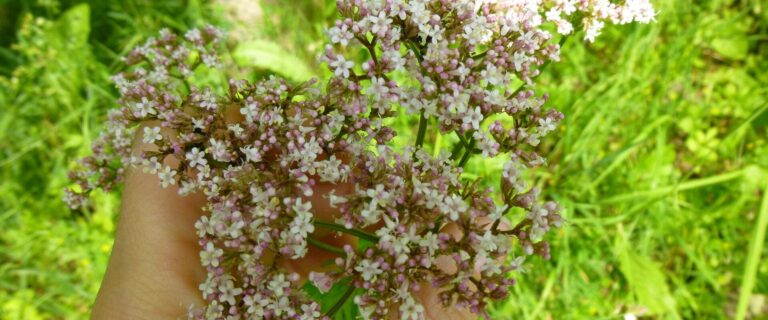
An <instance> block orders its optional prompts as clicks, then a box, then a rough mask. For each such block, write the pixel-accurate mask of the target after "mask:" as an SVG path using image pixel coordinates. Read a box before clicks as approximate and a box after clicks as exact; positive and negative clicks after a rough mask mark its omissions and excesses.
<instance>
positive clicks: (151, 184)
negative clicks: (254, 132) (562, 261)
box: [92, 146, 475, 320]
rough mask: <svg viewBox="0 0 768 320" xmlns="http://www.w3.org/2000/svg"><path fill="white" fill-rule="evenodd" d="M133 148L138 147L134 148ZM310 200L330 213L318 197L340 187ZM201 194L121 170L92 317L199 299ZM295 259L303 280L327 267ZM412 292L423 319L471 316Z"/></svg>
mask: <svg viewBox="0 0 768 320" xmlns="http://www.w3.org/2000/svg"><path fill="white" fill-rule="evenodd" d="M139 148H146V146H140V147H139ZM316 188H317V189H316V192H315V195H314V196H313V197H311V198H310V200H311V201H312V203H313V208H315V209H316V210H317V212H332V210H333V209H332V208H330V205H329V204H328V202H327V200H326V199H324V198H323V197H322V195H323V194H327V193H328V192H330V191H331V190H333V189H338V188H342V187H338V186H333V185H327V184H326V185H318V186H317V187H316ZM204 204H205V197H204V196H202V195H201V194H193V195H188V196H184V197H182V196H180V195H178V187H176V186H170V187H168V188H162V187H161V186H160V182H159V179H158V178H157V176H156V175H153V174H148V173H144V172H142V171H141V170H129V171H128V172H126V180H125V189H124V191H123V199H122V208H121V214H120V217H119V221H118V225H117V230H116V234H115V243H114V247H113V250H112V256H111V258H110V262H109V266H108V268H107V272H106V275H105V277H104V280H103V282H102V284H101V288H100V290H99V293H98V296H97V298H96V301H95V304H94V307H93V314H92V318H93V319H176V318H186V313H187V308H188V307H189V306H190V305H192V304H194V305H197V306H200V305H203V304H204V303H205V302H204V301H203V300H202V297H201V294H200V291H199V290H198V288H197V286H198V284H200V283H202V282H203V280H205V275H206V272H205V269H204V268H203V267H202V266H201V264H200V258H199V253H200V250H201V248H200V246H199V245H198V238H197V234H196V231H195V228H194V224H195V221H197V219H198V218H200V216H202V215H203V214H204V212H203V210H202V207H203V205H204ZM320 232H321V231H319V230H318V231H316V232H315V233H314V234H313V235H314V236H315V237H316V238H319V239H320V240H321V241H325V242H327V243H330V244H334V245H337V246H342V245H344V244H345V243H351V241H352V239H349V238H346V237H344V236H340V235H337V234H335V233H320ZM308 249H309V251H308V253H307V255H306V256H305V257H304V258H303V259H299V260H284V261H282V263H281V265H282V266H283V267H284V268H286V270H288V271H293V272H296V273H298V274H299V275H301V276H302V279H306V277H307V274H308V273H309V272H310V271H319V270H323V268H328V267H327V266H326V264H325V262H326V261H328V260H330V259H333V258H335V257H336V256H335V255H334V254H332V253H329V252H326V251H323V250H321V249H318V248H315V247H313V246H309V248H308ZM420 287H421V289H420V290H419V291H418V292H414V295H415V296H416V297H417V298H418V299H419V300H420V302H421V303H422V305H424V308H425V316H426V319H441V320H449V319H457V320H461V319H474V318H475V316H474V315H473V314H472V313H471V312H469V311H468V310H467V309H457V308H452V307H449V308H444V307H443V306H442V305H441V304H440V302H439V299H438V291H437V290H438V289H436V288H432V286H431V285H430V284H427V283H423V284H421V286H420Z"/></svg>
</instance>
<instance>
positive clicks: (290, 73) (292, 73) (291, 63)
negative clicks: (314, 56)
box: [233, 40, 317, 81]
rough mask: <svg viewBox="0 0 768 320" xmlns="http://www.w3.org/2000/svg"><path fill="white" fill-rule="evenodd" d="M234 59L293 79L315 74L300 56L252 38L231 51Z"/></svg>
mask: <svg viewBox="0 0 768 320" xmlns="http://www.w3.org/2000/svg"><path fill="white" fill-rule="evenodd" d="M233 56H234V59H235V61H236V62H237V63H238V64H240V65H242V66H252V67H257V68H261V69H265V70H269V71H272V72H274V73H277V74H279V75H281V76H284V77H286V78H288V79H290V80H293V81H306V80H309V79H310V78H312V77H316V76H317V75H316V74H315V73H314V71H312V69H311V68H310V67H309V66H308V65H307V63H306V62H305V61H304V60H302V59H301V58H299V57H297V56H295V55H293V54H290V53H287V52H286V50H285V49H284V48H282V47H280V45H279V44H277V43H274V42H271V41H266V40H254V41H248V42H244V43H241V44H240V45H238V46H237V48H236V49H235V51H234V52H233Z"/></svg>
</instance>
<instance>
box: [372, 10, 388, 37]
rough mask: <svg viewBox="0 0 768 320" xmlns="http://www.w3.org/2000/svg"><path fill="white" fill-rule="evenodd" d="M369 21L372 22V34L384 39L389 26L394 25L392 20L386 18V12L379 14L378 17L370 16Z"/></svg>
mask: <svg viewBox="0 0 768 320" xmlns="http://www.w3.org/2000/svg"><path fill="white" fill-rule="evenodd" d="M368 20H369V21H370V22H371V33H373V34H375V35H378V36H379V37H383V36H384V35H385V34H386V32H387V30H389V26H390V24H391V23H392V19H390V18H389V17H387V16H386V14H385V13H384V11H382V12H379V15H378V16H370V17H368Z"/></svg>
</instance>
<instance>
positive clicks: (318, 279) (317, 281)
mask: <svg viewBox="0 0 768 320" xmlns="http://www.w3.org/2000/svg"><path fill="white" fill-rule="evenodd" d="M309 281H312V284H314V285H315V287H317V289H318V290H320V293H327V292H328V291H329V290H331V287H333V278H331V277H329V276H328V275H327V274H325V273H322V272H314V271H311V272H310V273H309Z"/></svg>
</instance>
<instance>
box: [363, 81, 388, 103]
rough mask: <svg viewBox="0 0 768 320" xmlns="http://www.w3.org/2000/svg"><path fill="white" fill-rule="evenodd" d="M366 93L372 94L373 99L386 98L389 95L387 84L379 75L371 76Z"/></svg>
mask: <svg viewBox="0 0 768 320" xmlns="http://www.w3.org/2000/svg"><path fill="white" fill-rule="evenodd" d="M366 93H367V94H368V95H371V96H373V98H374V100H376V101H381V100H383V99H386V98H387V96H388V95H389V86H387V81H386V80H384V79H383V78H379V77H375V76H374V77H372V78H371V86H370V87H368V90H367V91H366Z"/></svg>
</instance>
